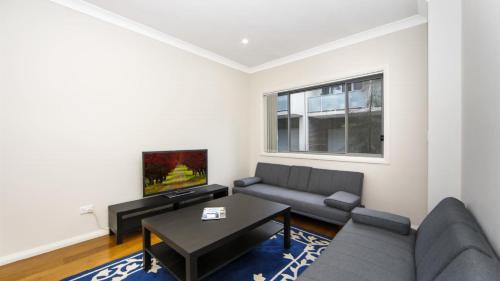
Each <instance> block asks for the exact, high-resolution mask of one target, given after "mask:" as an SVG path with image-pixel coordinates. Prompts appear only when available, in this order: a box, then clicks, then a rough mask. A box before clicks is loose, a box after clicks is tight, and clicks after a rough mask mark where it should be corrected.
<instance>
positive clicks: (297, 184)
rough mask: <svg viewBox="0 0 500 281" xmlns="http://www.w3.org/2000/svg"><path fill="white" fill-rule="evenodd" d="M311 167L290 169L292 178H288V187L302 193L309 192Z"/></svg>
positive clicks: (293, 167)
mask: <svg viewBox="0 0 500 281" xmlns="http://www.w3.org/2000/svg"><path fill="white" fill-rule="evenodd" d="M311 169H312V168H311V167H304V166H292V167H290V176H289V177H288V184H287V187H288V188H291V189H295V190H300V191H307V185H308V184H309V176H310V175H311Z"/></svg>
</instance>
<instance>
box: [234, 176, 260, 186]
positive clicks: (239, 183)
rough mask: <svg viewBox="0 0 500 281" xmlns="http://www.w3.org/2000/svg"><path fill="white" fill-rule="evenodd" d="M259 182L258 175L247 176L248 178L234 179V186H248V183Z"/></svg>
mask: <svg viewBox="0 0 500 281" xmlns="http://www.w3.org/2000/svg"><path fill="white" fill-rule="evenodd" d="M259 182H261V178H259V177H248V178H242V179H239V180H235V181H234V186H238V187H245V186H249V185H252V184H255V183H259Z"/></svg>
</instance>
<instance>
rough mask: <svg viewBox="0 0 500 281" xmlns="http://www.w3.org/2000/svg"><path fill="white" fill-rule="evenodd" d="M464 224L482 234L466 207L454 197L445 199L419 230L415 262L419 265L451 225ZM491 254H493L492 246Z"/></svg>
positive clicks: (427, 217) (426, 218)
mask: <svg viewBox="0 0 500 281" xmlns="http://www.w3.org/2000/svg"><path fill="white" fill-rule="evenodd" d="M455 224H463V225H467V226H468V227H470V228H471V229H472V230H474V231H476V232H478V233H481V235H484V234H482V230H481V227H480V226H479V224H478V223H477V221H476V220H475V219H474V217H473V216H472V214H471V213H470V212H469V211H468V210H467V208H465V205H464V204H463V203H462V202H461V201H459V200H457V199H455V198H452V197H449V198H445V199H443V200H442V201H441V202H440V203H439V204H438V205H437V206H436V207H435V208H434V209H433V210H432V211H431V212H430V213H429V214H428V215H427V216H426V217H425V219H424V220H423V221H422V223H421V224H420V227H419V229H418V234H417V243H416V247H415V260H416V262H417V264H419V263H420V262H421V261H422V259H423V257H424V256H425V255H426V254H427V252H428V251H429V250H430V249H431V248H432V247H434V243H436V242H437V241H438V239H439V237H440V236H441V235H442V233H443V232H444V231H445V230H447V229H448V228H449V227H450V226H451V225H455ZM489 252H493V249H492V248H491V246H490V250H489Z"/></svg>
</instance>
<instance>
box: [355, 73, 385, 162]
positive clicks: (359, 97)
mask: <svg viewBox="0 0 500 281" xmlns="http://www.w3.org/2000/svg"><path fill="white" fill-rule="evenodd" d="M348 103H349V113H348V124H349V125H348V126H349V128H348V152H349V153H362V154H382V147H383V145H382V141H381V135H382V134H383V132H382V125H383V124H382V106H381V105H382V81H381V79H377V80H369V81H362V82H355V83H349V84H348Z"/></svg>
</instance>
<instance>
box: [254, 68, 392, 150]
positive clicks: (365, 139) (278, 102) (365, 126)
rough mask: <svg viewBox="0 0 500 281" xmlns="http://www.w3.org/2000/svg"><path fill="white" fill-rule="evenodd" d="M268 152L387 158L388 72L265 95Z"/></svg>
mask: <svg viewBox="0 0 500 281" xmlns="http://www.w3.org/2000/svg"><path fill="white" fill-rule="evenodd" d="M264 103H265V111H266V114H265V115H266V148H265V150H266V152H269V153H276V152H280V153H281V152H283V153H287V152H288V153H312V154H334V155H354V156H356V155H359V156H373V157H383V140H384V128H383V124H384V123H383V108H384V106H383V74H377V75H370V76H367V77H361V78H356V79H352V80H347V81H341V82H335V83H330V84H325V85H319V86H315V87H308V88H305V89H298V90H293V91H289V92H281V93H274V94H269V95H266V96H264Z"/></svg>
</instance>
